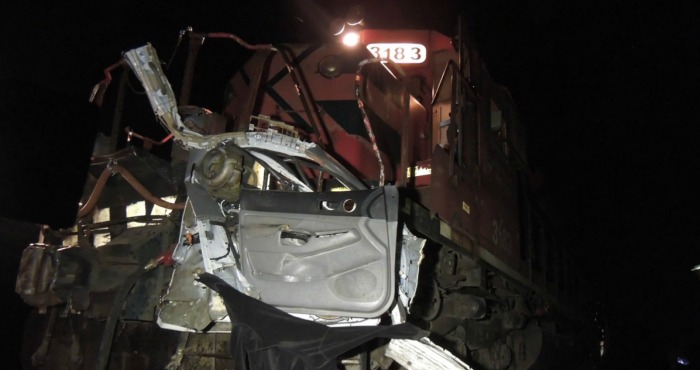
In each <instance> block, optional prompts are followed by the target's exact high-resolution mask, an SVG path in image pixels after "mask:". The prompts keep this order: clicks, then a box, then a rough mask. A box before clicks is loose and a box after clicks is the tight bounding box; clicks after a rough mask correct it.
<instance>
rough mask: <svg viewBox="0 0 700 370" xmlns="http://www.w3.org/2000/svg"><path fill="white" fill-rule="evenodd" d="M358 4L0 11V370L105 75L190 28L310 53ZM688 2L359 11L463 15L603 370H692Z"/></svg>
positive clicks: (695, 286) (222, 52) (74, 180)
mask: <svg viewBox="0 0 700 370" xmlns="http://www.w3.org/2000/svg"><path fill="white" fill-rule="evenodd" d="M59 4H60V5H59ZM353 4H362V2H356V3H345V2H340V1H321V0H318V1H312V0H295V1H287V2H284V1H265V2H263V1H259V2H257V3H255V5H253V4H249V3H248V2H239V1H236V2H233V1H231V2H226V3H224V2H214V1H198V2H184V1H182V2H171V1H168V2H166V1H152V2H147V3H145V4H144V3H140V2H136V1H126V2H124V1H121V2H111V3H99V4H98V3H97V2H90V3H88V2H85V3H82V2H60V3H59V2H53V3H49V2H38V1H32V2H21V3H20V2H18V3H11V4H9V5H3V8H4V9H3V15H4V16H3V22H2V23H0V40H1V42H0V47H1V49H0V50H1V51H0V53H1V54H0V56H1V57H0V82H1V84H0V120H1V121H0V122H1V123H0V127H2V133H1V134H0V137H1V139H0V151H1V152H0V154H1V156H0V163H2V165H1V166H0V171H1V172H0V191H1V192H0V195H1V196H2V202H1V203H0V217H4V218H3V219H1V220H0V234H1V236H0V244H2V246H1V247H2V248H3V249H2V255H1V256H2V261H3V266H2V271H3V276H2V278H1V281H2V285H1V286H2V293H3V296H4V300H3V302H4V309H3V310H2V314H1V315H0V320H2V321H1V323H2V329H3V331H4V333H5V336H6V340H9V342H10V343H11V344H10V345H9V346H7V345H5V346H3V349H4V350H5V351H8V352H7V353H8V355H7V356H5V357H4V358H3V361H4V362H5V363H6V368H14V367H18V361H17V357H18V356H17V352H18V348H19V337H20V332H21V322H22V320H23V318H24V316H25V315H26V306H24V304H23V303H22V302H21V300H20V299H19V298H18V296H17V295H16V294H15V293H14V281H15V280H14V279H15V276H16V272H17V264H18V262H19V256H20V254H21V250H22V248H23V247H24V246H25V245H26V243H27V242H30V241H33V240H35V238H36V235H37V230H36V228H35V227H34V226H32V224H33V223H48V224H53V225H55V226H68V225H69V224H72V222H73V220H74V215H75V213H76V211H77V208H76V203H77V199H78V197H79V196H80V194H81V192H82V185H83V181H84V179H85V170H86V166H87V163H88V160H89V154H90V152H91V150H92V145H93V143H92V140H93V138H94V135H95V134H96V133H97V132H98V131H99V130H100V128H101V126H100V122H101V121H100V120H101V117H100V114H99V112H97V110H96V109H94V108H93V107H91V106H90V105H89V104H88V103H87V98H88V96H89V93H90V90H91V89H92V86H93V85H94V84H95V83H97V82H98V81H100V80H101V79H102V78H103V75H102V69H104V68H105V67H107V66H108V65H110V64H112V63H114V62H116V61H117V60H118V59H119V57H120V53H121V52H122V51H124V50H128V49H130V48H133V47H136V46H140V45H142V44H143V43H145V42H151V43H152V44H153V45H154V46H155V47H156V49H157V50H158V51H159V53H160V54H161V58H162V59H167V58H168V57H169V56H170V54H171V53H172V52H173V50H174V48H175V44H176V40H177V34H178V31H179V30H181V29H183V28H185V27H187V26H193V27H194V29H195V30H198V31H221V32H232V33H235V34H238V35H240V36H241V37H243V38H244V39H246V40H248V41H250V42H254V43H256V42H261V43H262V42H265V43H269V42H283V41H295V40H311V41H318V40H321V39H322V38H324V37H327V35H326V29H327V28H326V27H327V25H328V24H329V22H330V20H331V19H332V18H335V17H343V16H344V13H345V11H346V10H347V9H348V8H349V6H350V5H353ZM698 4H699V3H698V2H696V1H682V0H679V1H638V2H632V1H579V0H576V1H566V2H564V1H554V0H544V1H522V0H520V1H517V0H492V1H456V0H453V1H415V0H411V1H377V2H366V3H365V4H364V5H365V7H366V9H367V17H366V23H367V26H368V27H370V28H430V29H436V30H438V31H441V32H443V33H445V34H447V35H454V34H455V29H456V19H457V17H456V15H457V14H462V15H464V16H465V17H466V20H467V22H468V26H469V31H470V34H471V36H472V37H473V38H474V39H475V40H476V42H477V44H478V48H479V50H480V52H481V54H482V58H483V59H484V60H485V61H486V63H487V65H488V66H489V69H490V72H491V75H492V77H493V78H494V79H495V80H496V81H499V82H500V83H502V84H503V85H506V86H508V87H509V88H510V89H511V92H512V95H513V97H514V100H515V102H516V104H517V105H518V107H519V111H520V118H521V120H522V122H523V123H524V124H525V125H526V127H527V132H528V134H529V137H530V147H529V148H528V149H529V153H528V154H529V159H530V165H531V169H532V170H533V171H534V172H536V173H537V174H538V175H539V176H540V177H541V178H542V179H543V189H542V191H543V194H546V195H547V197H548V201H549V203H550V204H551V205H552V207H553V208H554V209H555V210H556V214H557V222H558V223H559V224H561V225H562V226H563V227H564V228H565V230H566V232H567V235H568V238H569V239H570V240H571V241H572V242H571V246H570V247H569V249H570V250H571V252H572V254H573V255H574V256H575V257H576V261H577V263H578V265H579V266H580V268H581V270H582V271H584V272H585V273H586V275H587V277H588V279H589V281H590V286H591V290H592V292H593V293H594V294H595V295H596V296H598V297H599V298H600V302H601V304H602V306H603V307H604V308H605V310H604V311H605V314H606V317H607V320H608V324H609V326H610V337H609V338H610V344H611V347H610V356H611V357H610V361H611V363H610V368H611V369H647V368H655V369H667V368H671V366H672V365H671V363H672V362H673V361H672V360H673V359H675V356H676V354H677V353H681V352H682V353H685V355H686V356H687V357H689V358H690V361H691V365H694V366H696V368H697V364H698V363H700V358H699V357H698V354H697V353H700V278H699V276H698V275H694V274H693V273H692V272H690V269H691V268H692V267H693V266H694V265H696V264H700V215H698V211H699V210H700V196H699V195H698V194H697V189H698V184H700V145H699V144H698V143H699V142H700V129H699V128H698V125H699V124H700V93H699V91H698V90H699V86H700V32H699V24H700V22H698V20H697V19H698V18H699V16H700V5H698ZM211 42H212V43H214V41H211ZM202 50H203V53H206V50H207V48H206V47H205V48H203V49H202ZM213 50H219V51H218V53H219V54H216V55H213V54H212V52H209V54H208V55H203V57H206V58H203V59H202V60H208V61H209V62H207V63H208V64H205V66H204V67H200V69H198V73H200V74H199V75H198V78H199V81H203V83H201V82H200V87H199V90H195V92H194V94H193V96H199V97H200V98H199V100H193V101H192V104H196V105H203V106H207V107H209V108H212V109H213V110H216V109H217V108H218V107H220V102H221V96H222V89H223V86H224V83H225V81H226V79H227V78H228V77H230V75H231V74H232V73H233V71H234V68H235V65H236V64H237V63H239V62H240V61H241V58H242V55H241V54H240V53H238V52H237V50H236V49H235V48H226V49H216V48H214V49H213ZM226 50H228V51H226ZM181 51H183V50H181ZM203 70H205V71H206V72H201V71H203ZM177 77H178V76H176V78H177ZM201 86H206V87H209V88H208V89H204V88H203V87H201ZM217 104H218V106H217ZM102 119H104V118H103V117H102ZM154 126H155V125H154ZM158 135H160V134H158ZM158 135H156V136H158ZM158 137H159V136H158Z"/></svg>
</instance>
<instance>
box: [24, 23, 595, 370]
mask: <svg viewBox="0 0 700 370" xmlns="http://www.w3.org/2000/svg"><path fill="white" fill-rule="evenodd" d="M358 24H359V22H356V21H353V22H351V21H349V20H348V21H347V22H344V23H343V24H342V27H341V28H344V29H343V30H342V31H339V32H338V40H337V42H330V43H325V44H279V45H271V44H264V45H251V44H249V43H247V42H246V41H244V40H242V39H241V38H240V37H238V36H236V35H233V34H228V33H197V32H195V31H193V30H191V29H188V30H185V31H183V32H181V34H180V38H181V39H184V36H188V38H189V54H188V56H187V61H186V65H185V68H184V77H183V79H182V82H181V86H180V96H179V98H178V99H176V97H175V93H174V90H173V88H172V86H171V84H170V82H169V80H168V78H167V77H166V76H165V73H164V72H163V68H162V66H163V65H164V63H163V62H161V60H160V58H159V56H158V54H157V53H156V51H155V49H154V48H153V46H152V45H150V44H147V45H145V46H143V47H139V48H135V49H132V50H129V51H127V52H125V53H124V54H123V58H122V59H121V60H120V61H119V62H118V63H116V64H115V65H112V66H110V67H108V68H107V69H106V70H105V74H106V78H105V80H103V81H101V82H100V83H99V84H98V85H97V86H96V87H95V90H94V91H93V95H92V96H91V101H92V102H93V103H95V104H97V105H99V106H103V105H104V104H105V101H106V100H109V99H110V98H111V99H114V100H115V102H114V117H115V119H114V124H113V127H112V131H111V136H110V138H109V140H108V142H107V143H106V145H102V146H100V145H96V147H95V153H94V155H93V158H92V164H91V166H90V176H89V178H88V180H87V182H86V187H85V193H84V197H83V202H82V203H81V207H80V210H79V212H78V215H77V222H76V225H75V226H74V227H73V228H72V229H61V230H54V229H51V228H48V227H45V228H44V229H43V230H42V232H41V235H40V240H39V241H38V242H37V243H33V244H31V245H29V246H28V247H27V249H26V250H25V251H24V253H23V256H22V260H21V262H20V269H19V274H18V278H17V283H16V290H17V293H19V294H20V295H21V297H22V298H23V299H24V300H25V302H27V303H28V304H29V305H31V306H34V307H36V312H34V313H33V315H32V318H31V319H30V320H29V321H28V323H27V330H26V331H25V337H24V350H23V361H24V365H25V367H26V368H27V369H51V368H76V369H100V370H102V369H127V368H128V369H156V368H158V369H162V368H166V369H178V368H181V369H230V368H235V369H242V368H252V369H264V368H285V369H287V368H289V369H306V368H324V369H325V368H338V367H340V368H344V369H355V368H356V369H390V368H391V369H396V368H405V369H427V368H445V369H471V368H475V369H492V370H505V369H510V370H524V369H544V368H576V367H577V366H580V368H595V367H597V366H600V364H601V363H602V360H603V359H604V357H605V349H606V344H605V331H604V326H603V323H602V320H603V319H602V317H600V316H598V315H599V314H598V313H597V312H596V311H595V310H593V309H592V305H591V296H590V293H589V291H588V290H587V289H586V286H585V282H584V281H583V279H582V278H581V276H580V274H578V273H577V270H576V269H575V265H574V263H573V261H572V259H571V257H570V256H569V255H568V254H567V253H566V250H565V249H564V248H565V247H566V245H565V239H560V235H559V234H557V233H555V230H554V229H553V228H552V227H551V226H550V223H548V221H547V218H546V216H545V214H544V212H543V211H542V210H541V208H540V206H539V205H538V203H537V198H536V197H535V196H534V194H533V191H532V189H531V187H530V185H529V175H530V173H529V167H528V160H527V155H526V145H527V142H526V135H525V131H524V128H523V127H522V125H521V123H520V122H519V120H518V115H517V112H516V108H515V103H514V101H513V99H512V97H511V95H510V94H509V92H508V90H507V89H506V88H505V87H503V86H501V85H499V84H497V83H496V82H495V81H493V80H492V78H491V77H490V75H489V73H488V70H487V68H486V66H485V64H484V62H483V61H482V60H481V58H480V57H479V54H478V51H477V50H476V48H475V46H474V43H473V42H471V41H470V39H469V37H467V32H466V31H465V28H464V27H463V26H462V25H460V27H459V30H458V32H457V35H456V36H455V37H447V36H445V35H443V34H441V33H438V32H436V31H431V30H378V29H357V30H356V29H353V27H356V26H357V25H358ZM216 38H223V39H227V40H231V41H232V42H231V44H232V45H231V47H232V48H233V47H236V48H239V49H241V50H244V51H249V52H250V57H249V59H248V60H247V62H245V63H244V64H243V65H242V66H240V68H239V69H238V70H237V71H236V72H235V74H234V75H233V77H232V78H231V79H230V80H229V82H228V84H227V86H226V91H225V97H226V101H225V105H224V109H223V110H222V111H220V112H218V113H217V112H213V111H211V110H209V109H207V108H206V107H198V106H193V105H189V100H190V93H191V91H192V84H193V83H194V82H195V78H194V75H195V73H194V71H195V66H196V62H197V57H198V54H199V50H200V48H202V47H206V46H207V45H206V43H205V40H210V39H216ZM341 40H342V42H341ZM118 70H121V79H120V83H119V88H118V89H119V90H118V93H117V96H116V97H114V96H112V97H110V96H109V95H107V94H106V89H107V87H108V85H110V82H111V81H112V76H111V74H112V72H114V71H118ZM134 81H138V82H140V84H141V85H142V86H143V93H144V95H146V96H147V100H148V103H149V104H150V106H151V108H152V111H153V113H154V114H155V116H156V119H157V121H158V122H159V123H160V124H161V126H162V127H163V128H164V129H165V130H166V133H167V136H166V137H165V138H164V139H162V140H159V139H151V138H149V137H148V136H147V135H143V134H142V133H140V132H137V131H136V130H134V129H133V127H124V126H125V125H124V124H123V123H122V122H121V121H120V120H119V119H118V117H119V116H120V115H121V111H120V110H121V109H123V108H122V107H123V105H124V94H125V91H126V90H127V89H126V86H129V85H133V83H134ZM132 88H133V86H132ZM142 100H144V101H145V100H146V98H145V97H142ZM120 133H125V134H124V135H126V137H127V139H128V140H126V142H122V141H120V140H119V138H121V137H122V136H123V135H120ZM168 141H172V142H173V143H172V149H171V150H170V151H169V152H168V153H166V155H158V154H154V153H156V152H157V151H158V149H159V148H163V147H165V146H164V144H165V143H167V142H168ZM161 152H162V150H161Z"/></svg>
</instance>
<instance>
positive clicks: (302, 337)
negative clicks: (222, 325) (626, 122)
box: [199, 274, 428, 370]
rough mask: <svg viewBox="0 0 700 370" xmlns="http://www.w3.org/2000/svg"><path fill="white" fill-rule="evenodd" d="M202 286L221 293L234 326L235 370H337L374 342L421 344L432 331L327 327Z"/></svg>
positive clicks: (216, 284) (212, 281)
mask: <svg viewBox="0 0 700 370" xmlns="http://www.w3.org/2000/svg"><path fill="white" fill-rule="evenodd" d="M199 281H201V282H202V283H204V284H205V285H207V286H208V287H209V288H211V289H213V290H215V291H216V292H218V293H219V294H220V295H221V297H222V298H223V300H224V303H225V304H226V309H227V311H228V314H229V316H230V318H231V321H232V323H233V324H234V326H233V330H232V331H231V342H230V344H229V351H230V353H231V356H232V357H233V359H234V361H235V363H236V367H235V368H236V370H242V369H249V370H270V369H285V370H286V369H289V370H302V369H323V370H329V369H337V358H338V356H340V355H342V354H343V353H345V352H348V351H350V350H352V349H353V348H356V347H358V346H360V345H362V344H364V343H366V342H368V341H370V340H372V339H375V338H403V339H420V338H423V337H426V336H427V335H428V332H426V331H424V330H421V329H419V328H418V327H416V326H414V325H411V324H408V323H403V324H398V325H391V326H356V327H329V326H326V325H323V324H319V323H315V322H312V321H307V320H303V319H299V318H296V317H294V316H291V315H289V314H287V313H286V312H284V311H281V310H279V309H277V308H275V307H272V306H270V305H268V304H266V303H264V302H261V301H259V300H257V299H255V298H252V297H249V296H247V295H245V294H243V293H240V292H239V291H237V290H236V289H234V288H233V287H231V286H230V285H228V284H227V283H226V282H224V281H223V280H221V279H220V278H218V277H217V276H214V275H211V274H203V275H201V276H200V278H199Z"/></svg>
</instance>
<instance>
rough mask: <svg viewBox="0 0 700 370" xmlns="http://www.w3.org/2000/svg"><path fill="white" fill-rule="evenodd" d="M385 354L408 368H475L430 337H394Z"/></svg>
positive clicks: (420, 369)
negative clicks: (416, 338) (415, 338)
mask: <svg viewBox="0 0 700 370" xmlns="http://www.w3.org/2000/svg"><path fill="white" fill-rule="evenodd" d="M385 355H386V356H387V357H390V358H392V359H393V360H394V361H396V362H398V363H399V364H401V366H403V367H404V368H406V369H408V370H422V369H442V370H474V369H473V368H472V367H470V366H469V365H467V364H465V363H464V362H462V361H461V360H460V359H458V358H457V357H455V356H454V355H452V354H451V353H450V352H449V351H448V350H446V349H444V348H442V347H440V346H438V345H437V344H435V343H433V342H431V341H430V339H428V338H422V339H420V340H413V339H392V340H391V342H389V345H388V346H387V349H386V354H385Z"/></svg>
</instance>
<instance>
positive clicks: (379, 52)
mask: <svg viewBox="0 0 700 370" xmlns="http://www.w3.org/2000/svg"><path fill="white" fill-rule="evenodd" d="M367 49H368V50H369V52H370V53H372V55H374V57H375V58H381V59H390V60H391V61H392V62H394V63H423V62H425V56H426V49H425V46H423V45H421V44H411V43H382V44H369V45H367Z"/></svg>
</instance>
